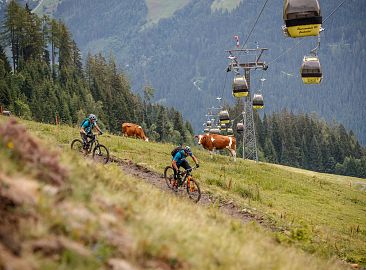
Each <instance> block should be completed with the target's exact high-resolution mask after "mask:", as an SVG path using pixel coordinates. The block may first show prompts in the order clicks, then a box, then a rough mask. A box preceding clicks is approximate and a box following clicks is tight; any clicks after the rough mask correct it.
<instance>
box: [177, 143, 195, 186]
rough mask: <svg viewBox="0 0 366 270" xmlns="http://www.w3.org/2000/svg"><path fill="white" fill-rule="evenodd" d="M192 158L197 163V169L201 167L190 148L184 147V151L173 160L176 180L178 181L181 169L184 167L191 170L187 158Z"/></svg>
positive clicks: (179, 152) (178, 153)
mask: <svg viewBox="0 0 366 270" xmlns="http://www.w3.org/2000/svg"><path fill="white" fill-rule="evenodd" d="M188 156H190V157H191V158H192V159H193V161H194V162H195V163H196V167H197V168H198V167H199V164H198V159H197V158H196V157H195V156H194V155H193V153H192V151H191V148H190V147H189V146H186V147H184V149H182V150H180V151H178V152H177V153H176V154H175V155H174V157H173V160H172V167H173V169H174V179H176V180H177V179H178V171H179V168H180V167H183V168H184V169H186V170H189V169H191V166H190V165H189V163H188V161H187V159H186V158H187V157H188Z"/></svg>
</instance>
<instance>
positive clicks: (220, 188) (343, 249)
mask: <svg viewBox="0 0 366 270" xmlns="http://www.w3.org/2000/svg"><path fill="white" fill-rule="evenodd" d="M2 121H4V118H0V122H2ZM22 123H23V124H25V125H26V126H27V128H28V129H29V130H30V131H31V133H32V134H34V135H35V136H36V137H38V138H40V139H41V140H43V141H45V142H46V144H47V145H53V146H54V147H56V146H58V145H64V146H67V145H68V144H69V143H70V141H71V140H72V139H73V138H75V137H78V136H79V135H78V129H77V128H71V127H66V126H58V127H56V126H52V125H45V124H40V123H35V122H28V121H22ZM100 141H101V143H103V144H105V145H106V146H108V147H109V149H110V151H111V153H112V154H113V155H115V156H118V157H121V158H128V159H131V160H133V161H134V162H136V163H139V164H141V165H144V166H146V167H148V168H150V169H152V170H154V171H157V172H162V171H163V168H164V167H165V166H166V165H168V164H169V163H170V159H171V157H170V151H171V149H172V148H173V147H174V146H173V145H169V144H158V143H151V142H149V143H146V142H143V141H141V140H135V139H128V138H122V137H119V136H113V135H108V134H106V135H103V136H102V137H100ZM67 148H68V147H65V148H63V149H65V150H63V154H62V157H63V162H64V163H65V164H67V167H68V168H69V170H70V171H71V174H72V176H71V177H69V179H70V181H71V185H72V186H73V190H74V191H75V192H73V194H71V195H70V200H73V201H75V203H78V204H85V205H88V208H90V209H93V211H95V212H96V213H97V214H100V211H101V210H100V209H98V206H95V209H94V206H93V203H94V201H93V198H94V196H98V197H102V198H106V199H108V200H111V201H113V203H114V204H116V205H119V206H121V207H122V208H123V209H124V211H125V212H127V213H128V214H127V216H128V218H125V219H126V220H124V221H123V222H122V225H123V228H124V229H126V230H127V231H128V232H129V234H130V235H132V238H133V239H134V241H133V245H132V246H133V247H134V248H132V249H133V251H131V252H132V254H133V255H131V260H132V263H133V264H136V265H139V263H140V265H141V260H142V261H144V260H146V258H150V257H151V258H160V259H161V258H164V261H165V262H166V261H168V263H173V264H174V262H175V263H177V265H179V266H180V267H181V268H184V267H188V268H193V269H214V268H215V269H216V268H219V269H238V268H242V267H243V266H244V268H243V269H337V268H338V267H340V266H339V265H335V264H333V263H334V262H332V261H325V260H329V259H331V258H338V259H341V260H346V261H348V262H351V263H359V264H361V265H365V264H366V257H365V256H366V255H365V254H366V245H365V243H366V215H365V212H366V207H365V206H366V192H365V191H362V187H364V185H366V181H364V180H361V179H357V178H350V177H341V176H334V175H326V174H319V173H313V172H309V171H304V170H300V169H294V168H288V167H284V166H279V165H272V164H264V163H259V164H256V163H254V162H251V161H243V160H238V161H237V162H233V161H232V160H231V159H229V158H228V157H226V156H214V157H213V158H212V159H211V158H210V156H209V155H208V153H207V152H206V151H202V150H201V149H200V148H199V147H194V148H193V150H194V154H195V155H196V156H197V157H198V159H199V160H200V165H201V167H200V168H199V169H198V170H196V171H195V172H194V177H195V178H196V179H198V181H199V183H200V185H201V189H202V190H203V191H204V192H207V193H211V194H213V195H215V196H216V197H219V198H221V199H222V200H225V201H233V202H235V204H236V205H238V206H240V207H242V208H243V209H246V210H245V211H250V212H253V213H255V214H256V215H259V216H263V217H264V218H265V219H266V220H267V222H269V223H271V224H274V225H275V226H276V227H277V228H281V230H280V231H279V232H270V231H268V230H264V229H263V228H261V227H260V226H259V225H256V224H252V223H249V224H245V225H243V224H241V223H240V222H239V221H237V220H234V219H228V218H227V217H226V216H224V215H222V214H221V213H220V212H219V211H218V209H216V207H214V206H212V207H210V208H208V209H205V208H204V207H200V206H196V205H194V204H192V203H190V202H188V201H185V200H183V201H182V200H181V199H179V198H175V196H172V195H169V194H167V193H163V192H160V191H158V190H156V189H155V188H153V187H151V186H150V185H148V184H145V183H144V182H142V181H139V180H137V179H134V178H131V177H129V176H126V175H124V174H123V172H121V170H120V169H119V168H118V167H117V166H116V165H115V164H110V165H107V166H101V165H95V164H92V163H91V162H89V161H88V160H86V161H84V160H82V159H80V157H75V156H74V155H73V154H71V153H70V151H69V150H68V149H67ZM2 164H4V163H2ZM8 167H9V168H11V166H8ZM94 168H95V170H94ZM14 171H17V169H16V168H14V169H13V171H10V172H9V173H10V174H12V173H14ZM85 171H88V172H90V173H91V176H89V177H85V176H84V177H83V172H85ZM52 219H53V217H51V218H50V221H51V220H52ZM122 225H121V226H122ZM92 227H93V226H92ZM96 227H97V226H96ZM298 248H301V249H298ZM300 250H303V251H306V253H312V254H315V255H316V256H315V257H313V256H309V255H307V254H306V253H303V251H300ZM112 253H113V252H112ZM101 263H103V262H101Z"/></svg>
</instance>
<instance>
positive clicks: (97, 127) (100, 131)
mask: <svg viewBox="0 0 366 270" xmlns="http://www.w3.org/2000/svg"><path fill="white" fill-rule="evenodd" d="M95 128H96V129H97V130H98V132H99V133H103V132H102V130H101V129H100V127H99V126H98V125H97V124H95Z"/></svg>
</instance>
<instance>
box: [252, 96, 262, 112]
mask: <svg viewBox="0 0 366 270" xmlns="http://www.w3.org/2000/svg"><path fill="white" fill-rule="evenodd" d="M263 107H264V101H263V96H262V95H261V94H254V97H253V109H255V110H260V109H263Z"/></svg>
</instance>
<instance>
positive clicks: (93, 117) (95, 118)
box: [88, 113, 97, 120]
mask: <svg viewBox="0 0 366 270" xmlns="http://www.w3.org/2000/svg"><path fill="white" fill-rule="evenodd" d="M88 118H89V119H90V120H97V117H96V116H95V115H94V114H92V113H91V114H89V117H88Z"/></svg>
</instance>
